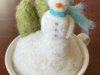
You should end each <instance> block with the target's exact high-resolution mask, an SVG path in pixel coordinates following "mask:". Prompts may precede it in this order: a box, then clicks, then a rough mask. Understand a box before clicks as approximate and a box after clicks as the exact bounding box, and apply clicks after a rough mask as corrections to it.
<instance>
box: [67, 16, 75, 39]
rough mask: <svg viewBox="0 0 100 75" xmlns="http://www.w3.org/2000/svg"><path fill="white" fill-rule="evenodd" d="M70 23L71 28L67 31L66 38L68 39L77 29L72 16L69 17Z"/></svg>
mask: <svg viewBox="0 0 100 75" xmlns="http://www.w3.org/2000/svg"><path fill="white" fill-rule="evenodd" d="M68 21H69V23H68V24H69V28H68V31H67V35H66V38H67V39H68V38H69V37H70V36H71V35H72V34H73V32H74V27H75V22H74V20H73V18H72V17H71V16H68Z"/></svg>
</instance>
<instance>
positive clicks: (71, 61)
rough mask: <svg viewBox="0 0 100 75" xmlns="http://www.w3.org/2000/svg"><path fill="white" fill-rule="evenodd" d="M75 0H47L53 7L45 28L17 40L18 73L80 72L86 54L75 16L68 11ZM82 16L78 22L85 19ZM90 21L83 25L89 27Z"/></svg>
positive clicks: (74, 74)
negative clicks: (76, 31) (79, 40)
mask: <svg viewBox="0 0 100 75" xmlns="http://www.w3.org/2000/svg"><path fill="white" fill-rule="evenodd" d="M72 2H73V0H47V3H48V5H49V7H50V10H48V11H47V12H46V13H45V14H44V16H43V17H42V20H41V30H40V31H37V32H36V33H32V34H30V35H29V36H26V37H21V38H20V39H19V40H18V42H17V44H16V47H15V50H14V53H13V57H12V60H13V64H14V68H15V71H16V74H17V75H77V72H78V71H79V70H80V68H81V66H82V60H83V57H82V54H81V51H80V47H79V45H78V44H77V42H76V40H75V38H74V37H73V30H74V25H75V24H74V20H73V18H74V19H75V17H74V16H73V13H72V12H70V14H72V15H69V12H68V11H72V10H69V8H70V4H71V3H72ZM78 6H79V5H78ZM75 8H77V7H75ZM74 14H77V13H75V12H74ZM72 16H73V17H72ZM77 16H78V17H79V15H77ZM81 17H82V16H81ZM81 17H80V18H79V19H77V18H76V19H75V20H76V22H77V20H78V21H79V20H80V19H81V21H82V20H84V19H83V18H81ZM84 18H85V17H84ZM79 23H80V22H79ZM84 23H86V24H87V23H88V22H87V20H85V22H83V21H82V25H84ZM88 24H90V22H89V23H88ZM88 24H87V25H88ZM87 25H85V27H84V26H82V27H84V28H83V29H85V30H88V28H89V26H87Z"/></svg>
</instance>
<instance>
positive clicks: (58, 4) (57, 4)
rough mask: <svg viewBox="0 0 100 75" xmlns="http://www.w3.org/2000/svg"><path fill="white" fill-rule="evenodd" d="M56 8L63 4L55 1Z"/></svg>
mask: <svg viewBox="0 0 100 75" xmlns="http://www.w3.org/2000/svg"><path fill="white" fill-rule="evenodd" d="M55 6H56V8H61V7H62V6H63V5H62V3H56V5H55Z"/></svg>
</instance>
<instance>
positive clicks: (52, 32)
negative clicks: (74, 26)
mask: <svg viewBox="0 0 100 75" xmlns="http://www.w3.org/2000/svg"><path fill="white" fill-rule="evenodd" d="M70 20H71V17H70V16H69V15H66V16H65V17H58V16H54V15H52V14H51V13H50V10H49V11H47V12H46V13H45V15H44V16H43V17H42V22H41V32H42V33H43V38H42V40H43V41H42V42H43V45H42V48H43V52H44V53H45V54H46V53H47V56H49V57H57V56H61V57H64V56H66V55H67V53H68V52H67V51H68V50H69V49H68V39H67V38H66V36H67V32H68V30H69V27H70V26H69V24H70V23H69V22H70ZM71 32H73V30H72V31H71ZM70 36H71V35H70ZM44 47H46V49H44ZM42 48H41V49H42ZM47 50H48V51H47Z"/></svg>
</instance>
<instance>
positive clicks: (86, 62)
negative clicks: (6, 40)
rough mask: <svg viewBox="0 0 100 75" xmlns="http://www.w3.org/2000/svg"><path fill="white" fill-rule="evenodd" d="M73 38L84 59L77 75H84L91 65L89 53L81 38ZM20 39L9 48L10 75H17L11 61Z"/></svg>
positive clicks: (8, 68) (7, 53)
mask: <svg viewBox="0 0 100 75" xmlns="http://www.w3.org/2000/svg"><path fill="white" fill-rule="evenodd" d="M73 37H74V38H75V40H76V41H77V43H78V45H79V46H80V49H81V52H82V54H83V58H84V61H83V65H82V67H81V69H80V70H79V72H78V73H77V75H83V74H84V73H85V71H86V69H87V67H88V65H89V52H88V49H87V47H86V45H85V44H84V43H83V41H82V40H81V39H80V38H79V37H77V36H76V35H73ZM19 38H21V36H20V35H19V36H17V37H16V38H15V39H14V40H13V41H12V42H11V44H10V45H9V46H8V48H7V51H6V54H5V66H6V69H7V71H8V73H9V74H10V75H17V74H16V72H15V71H14V69H13V66H12V64H13V63H12V61H11V56H12V53H13V50H14V49H13V48H14V47H15V46H16V42H17V41H18V39H19ZM82 49H84V50H82Z"/></svg>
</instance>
